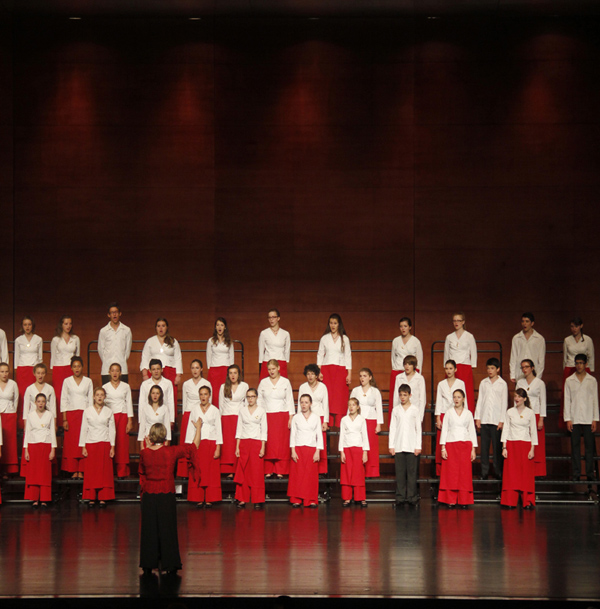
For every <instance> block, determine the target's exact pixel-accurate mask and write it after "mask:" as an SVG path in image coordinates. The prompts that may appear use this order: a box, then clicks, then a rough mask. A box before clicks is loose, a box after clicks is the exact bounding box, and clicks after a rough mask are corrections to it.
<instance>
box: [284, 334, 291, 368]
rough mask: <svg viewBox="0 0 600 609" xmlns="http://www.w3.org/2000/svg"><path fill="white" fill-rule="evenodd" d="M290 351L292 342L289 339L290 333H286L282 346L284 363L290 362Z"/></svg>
mask: <svg viewBox="0 0 600 609" xmlns="http://www.w3.org/2000/svg"><path fill="white" fill-rule="evenodd" d="M291 350H292V340H291V338H290V333H289V332H288V333H287V334H286V335H285V341H284V344H283V357H284V359H285V361H286V362H288V363H289V361H290V352H291Z"/></svg>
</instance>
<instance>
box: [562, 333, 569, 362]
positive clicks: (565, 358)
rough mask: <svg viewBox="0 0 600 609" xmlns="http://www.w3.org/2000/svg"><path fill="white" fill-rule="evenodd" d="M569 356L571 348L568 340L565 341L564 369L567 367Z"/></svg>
mask: <svg viewBox="0 0 600 609" xmlns="http://www.w3.org/2000/svg"><path fill="white" fill-rule="evenodd" d="M568 356H569V347H568V345H567V339H566V338H565V340H563V369H564V368H566V367H567V358H568Z"/></svg>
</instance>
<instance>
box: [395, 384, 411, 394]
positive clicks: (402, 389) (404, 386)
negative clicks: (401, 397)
mask: <svg viewBox="0 0 600 609" xmlns="http://www.w3.org/2000/svg"><path fill="white" fill-rule="evenodd" d="M400 392H402V393H408V395H410V394H411V393H412V390H411V388H410V385H409V384H408V383H402V385H400V387H398V393H400Z"/></svg>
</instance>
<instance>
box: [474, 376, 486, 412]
mask: <svg viewBox="0 0 600 609" xmlns="http://www.w3.org/2000/svg"><path fill="white" fill-rule="evenodd" d="M484 380H485V379H484ZM484 400H485V383H484V382H483V381H481V383H479V392H478V393H477V404H476V406H475V414H474V415H473V418H474V419H475V420H476V421H480V420H481V410H482V408H483V402H484Z"/></svg>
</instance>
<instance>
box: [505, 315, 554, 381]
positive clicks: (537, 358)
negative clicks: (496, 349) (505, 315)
mask: <svg viewBox="0 0 600 609" xmlns="http://www.w3.org/2000/svg"><path fill="white" fill-rule="evenodd" d="M534 324H535V317H534V315H533V313H530V312H526V313H523V315H521V327H522V328H523V330H522V331H521V332H519V333H518V334H515V335H514V336H513V339H512V345H511V349H510V364H509V369H510V380H511V381H512V382H513V383H516V382H517V381H518V380H519V379H521V378H523V373H522V372H521V362H522V361H523V360H524V359H530V360H533V363H534V367H535V373H536V376H537V377H538V378H539V379H541V378H542V374H544V365H545V363H546V340H545V339H544V337H543V336H542V335H541V334H540V333H539V332H537V331H536V330H534V329H533V326H534Z"/></svg>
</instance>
